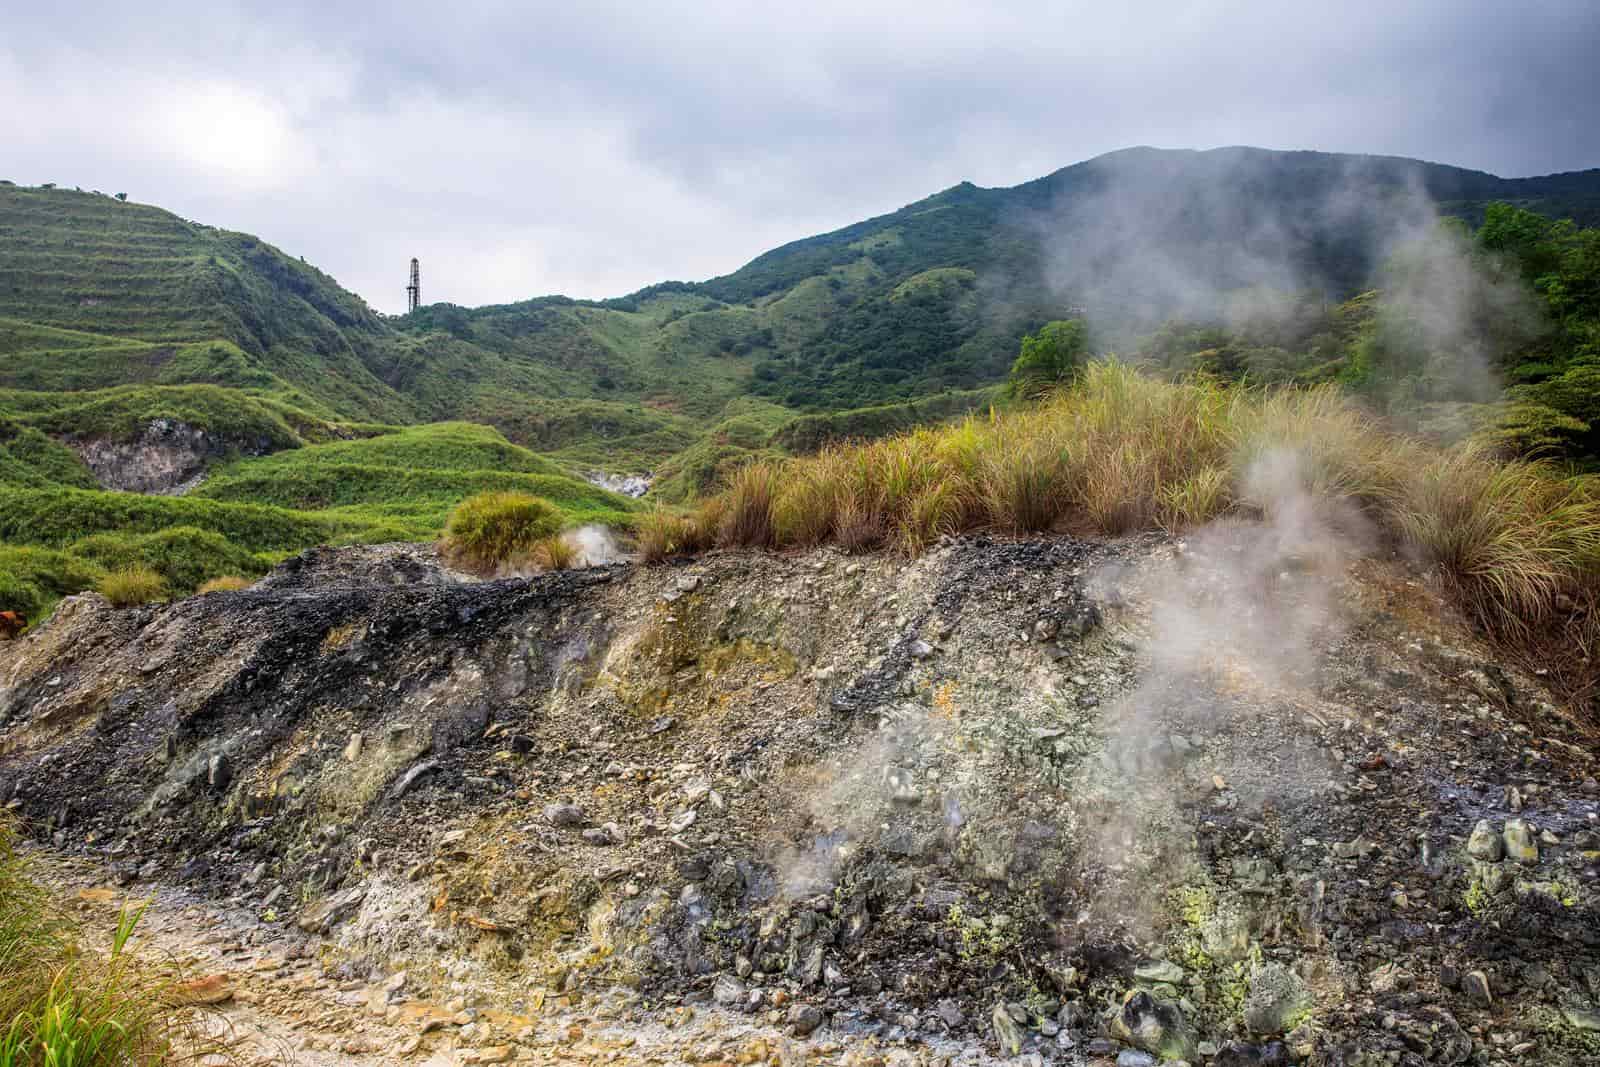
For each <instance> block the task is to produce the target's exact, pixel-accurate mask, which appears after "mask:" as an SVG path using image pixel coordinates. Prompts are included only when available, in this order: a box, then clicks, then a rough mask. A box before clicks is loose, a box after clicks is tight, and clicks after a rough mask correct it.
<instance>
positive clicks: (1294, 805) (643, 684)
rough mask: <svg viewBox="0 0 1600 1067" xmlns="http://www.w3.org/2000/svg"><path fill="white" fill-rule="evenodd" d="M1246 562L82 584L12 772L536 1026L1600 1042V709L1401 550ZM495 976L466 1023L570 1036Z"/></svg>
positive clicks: (38, 825)
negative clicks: (1574, 709) (1582, 723)
mask: <svg viewBox="0 0 1600 1067" xmlns="http://www.w3.org/2000/svg"><path fill="white" fill-rule="evenodd" d="M1269 562H1276V561H1269ZM1225 563H1226V561H1223V562H1219V561H1218V557H1217V556H1215V555H1210V554H1207V553H1206V552H1204V551H1200V550H1197V549H1196V548H1194V547H1192V546H1184V545H1179V544H1173V543H1171V542H1168V541H1166V540H1163V539H1158V538H1137V539H1130V540H1126V541H1121V542H1114V543H1100V542H1087V541H1077V540H1073V539H1070V538H1051V539H1041V540H1033V541H1002V540H989V539H983V538H972V539H964V540H960V541H955V542H950V543H946V544H943V545H941V546H939V547H938V548H936V549H935V550H934V551H932V552H930V553H929V554H927V555H926V556H924V557H923V558H921V559H919V560H916V561H911V562H907V561H902V560H896V559H889V558H878V557H847V556H843V555H839V554H837V553H834V552H831V551H823V552H817V553H813V554H810V555H805V556H795V557H783V556H772V555H761V554H713V555H711V556H708V557H705V558H703V559H700V560H698V561H695V562H694V563H692V564H684V565H681V566H676V567H658V568H635V567H630V566H625V565H619V566H612V567H601V568H593V569H589V570H582V571H574V572H568V573H562V574H555V575H549V576H543V577H539V578H536V579H531V580H521V579H517V580H505V581H498V582H465V581H460V580H457V577H456V576H453V575H451V574H450V573H449V572H447V571H445V570H443V569H441V568H440V567H439V566H438V565H437V561H436V560H435V559H434V558H433V557H432V556H431V555H430V554H429V553H427V552H425V551H417V550H412V549H407V548H404V547H400V546H386V547H384V548H382V549H371V548H368V549H361V550H348V551H345V550H320V551H318V552H313V553H307V554H305V555H304V556H302V557H299V558H297V559H295V560H291V561H289V562H288V563H286V564H285V565H283V566H282V567H280V568H279V569H278V570H277V571H275V572H274V573H273V574H272V575H271V576H269V577H268V579H266V580H264V581H263V582H261V583H258V585H257V586H255V587H253V588H251V589H249V590H245V591H241V592H236V593H220V594H212V595H208V596H205V597H197V598H191V599H189V600H186V601H182V602H179V603H177V604H173V605H170V606H166V607H152V608H137V609H128V610H120V611H119V610H113V609H111V608H110V606H109V605H107V604H106V603H105V602H104V601H102V600H100V599H98V598H96V597H93V596H85V597H78V598H73V599H71V600H69V601H67V602H65V603H64V604H63V605H62V607H61V609H60V610H59V611H58V613H57V615H56V616H55V617H54V618H53V619H51V620H50V621H49V622H48V623H47V624H46V625H44V626H42V627H39V628H38V629H37V630H36V631H35V632H34V633H32V634H30V636H29V637H28V638H27V639H26V640H24V641H21V642H16V643H12V644H9V645H6V646H0V805H3V806H7V807H9V808H10V809H12V810H13V811H15V812H17V813H18V814H19V815H21V816H22V817H23V818H24V820H25V825H26V827H27V830H28V832H30V833H31V834H33V835H34V836H35V837H37V838H38V839H39V840H40V841H41V842H43V843H44V844H46V845H47V846H49V847H50V848H51V849H53V850H55V851H56V852H58V853H62V854H71V855H74V856H77V857H79V858H80V860H81V861H82V862H91V861H92V862H93V863H94V864H97V865H99V867H100V868H101V869H103V870H105V871H106V872H107V874H108V876H109V877H110V878H111V879H112V880H113V881H115V882H118V883H121V884H123V885H125V886H126V887H128V889H129V890H134V889H138V888H140V887H149V888H156V889H159V888H162V887H166V889H165V891H166V892H169V893H181V894H184V895H185V896H186V897H188V898H192V899H193V900H195V901H209V902H214V904H215V906H218V907H225V908H229V909H233V912H234V913H236V914H240V915H244V916H247V917H248V924H249V930H250V931H251V932H250V933H249V934H248V936H250V937H257V938H264V939H268V940H273V942H274V943H277V941H278V940H282V941H284V942H285V943H286V944H295V945H302V946H305V948H304V951H307V952H310V953H311V954H312V955H313V956H318V958H320V959H325V960H329V961H334V962H331V963H330V966H332V967H335V968H337V967H346V968H348V970H349V972H350V973H351V974H352V975H359V976H360V977H362V978H363V979H365V978H366V977H367V976H368V975H369V974H373V973H377V972H382V976H383V977H384V980H387V978H388V976H390V975H393V974H396V973H399V972H401V971H403V972H404V973H405V976H406V977H405V979H404V982H403V991H402V992H401V993H399V994H397V995H399V996H405V997H415V998H417V999H418V1000H419V1002H420V1001H423V1000H426V1001H427V1002H428V1003H438V1004H440V1005H445V1006H448V1004H449V1003H450V1002H451V1001H453V1000H455V999H463V1000H470V999H476V1000H478V1001H480V1002H487V1003H494V1004H501V1005H505V1004H511V1003H513V1002H515V1003H520V1004H521V1005H522V1006H523V1009H524V1010H523V1012H522V1013H521V1014H522V1015H525V1016H527V1017H528V1018H530V1019H533V1020H534V1021H533V1022H531V1023H529V1024H527V1025H530V1026H532V1027H534V1029H535V1030H536V1031H538V1032H539V1033H546V1030H547V1029H548V1028H547V1027H546V1023H545V1022H541V1021H539V1020H541V1019H546V1016H544V1015H541V1011H544V1010H545V1009H534V1008H533V1007H532V1004H533V1002H534V1000H536V999H537V1000H538V1002H539V1003H540V1004H551V1005H553V1004H555V1003H556V1002H557V1001H558V1000H559V1002H560V1004H561V1005H562V1009H561V1010H562V1011H568V1010H571V1011H582V1010H584V1009H585V1007H586V1006H588V1005H601V1004H611V1003H613V1001H614V998H616V997H618V996H619V995H621V996H622V999H623V1001H625V1002H626V1008H625V1009H619V1010H620V1011H621V1015H619V1016H618V1019H619V1020H621V1021H626V1022H627V1023H628V1025H632V1026H635V1027H637V1028H641V1029H639V1032H640V1033H644V1032H645V1029H647V1028H650V1027H665V1026H667V1025H668V1023H670V1022H671V1021H672V1020H673V1019H674V1018H678V1019H681V1018H684V1017H685V1016H686V1015H687V1016H693V1015H695V1014H697V1013H698V1014H699V1015H700V1016H701V1017H702V1018H713V1017H715V1018H720V1019H725V1020H728V1022H727V1023H726V1025H727V1026H731V1027H734V1028H736V1029H737V1028H740V1027H743V1028H745V1029H744V1030H738V1031H737V1032H739V1033H741V1034H743V1033H746V1032H748V1033H749V1034H759V1035H766V1036H763V1037H761V1040H763V1041H767V1042H768V1044H766V1045H763V1049H764V1051H762V1052H761V1054H760V1055H759V1056H758V1057H757V1059H754V1060H746V1061H745V1062H765V1061H766V1060H767V1059H769V1058H772V1057H776V1059H777V1061H781V1062H788V1060H786V1059H785V1058H784V1057H785V1056H786V1055H798V1056H801V1057H802V1058H804V1057H807V1056H816V1057H821V1058H824V1059H827V1058H839V1059H849V1058H850V1057H852V1056H857V1057H860V1056H867V1057H869V1058H870V1057H877V1058H878V1060H879V1062H883V1061H884V1060H886V1059H888V1058H894V1057H896V1056H899V1057H911V1058H912V1059H914V1060H917V1061H932V1060H941V1059H942V1060H948V1059H972V1058H977V1059H984V1058H988V1057H993V1056H1004V1057H1011V1056H1021V1057H1037V1058H1038V1062H1045V1061H1049V1062H1063V1063H1080V1062H1101V1063H1110V1062H1115V1061H1116V1060H1117V1058H1118V1057H1119V1056H1124V1057H1130V1058H1128V1059H1127V1060H1126V1062H1146V1061H1145V1060H1142V1059H1137V1058H1138V1057H1148V1058H1149V1062H1155V1063H1160V1062H1174V1061H1179V1060H1182V1061H1185V1062H1189V1063H1192V1064H1193V1063H1208V1062H1209V1063H1225V1064H1247V1063H1260V1064H1269V1063H1272V1064H1275V1063H1302V1062H1304V1063H1314V1064H1328V1065H1344V1067H1368V1065H1377V1064H1397V1065H1411V1064H1433V1063H1474V1064H1480V1063H1481V1064H1499V1063H1505V1064H1512V1063H1532V1062H1537V1063H1541V1064H1544V1063H1549V1064H1583V1063H1592V1062H1596V1061H1597V1057H1600V1037H1597V1036H1596V1031H1595V1030H1594V1029H1593V1028H1592V1027H1590V1026H1589V1024H1590V1023H1591V1022H1594V1021H1595V1020H1600V825H1597V822H1600V790H1596V789H1595V788H1594V786H1593V782H1594V780H1595V779H1596V778H1597V777H1600V767H1597V760H1596V757H1595V753H1594V747H1593V743H1592V741H1591V740H1590V739H1587V738H1586V737H1585V736H1584V735H1582V734H1581V733H1579V732H1578V731H1577V730H1576V729H1574V728H1572V727H1571V726H1569V725H1567V723H1566V720H1565V719H1564V718H1563V717H1562V716H1561V715H1560V714H1559V713H1558V712H1557V710H1556V709H1555V708H1553V707H1551V706H1550V705H1549V704H1548V703H1547V699H1548V698H1547V696H1546V695H1545V693H1544V692H1543V690H1542V689H1541V687H1540V685H1539V680H1538V679H1537V678H1532V677H1524V676H1521V675H1519V674H1517V673H1516V672H1514V671H1512V670H1510V669H1507V668H1504V667H1503V666H1502V665H1498V664H1495V663H1494V662H1493V661H1492V659H1490V658H1489V657H1488V656H1487V655H1486V654H1485V652H1484V650H1483V649H1481V648H1479V647H1477V646H1476V645H1475V644H1474V643H1473V642H1472V641H1471V640H1470V638H1469V637H1468V635H1467V634H1466V633H1465V632H1464V631H1462V630H1460V629H1458V628H1456V627H1455V626H1453V625H1452V624H1451V623H1449V622H1448V613H1447V612H1445V611H1444V610H1443V609H1442V607H1441V606H1440V605H1439V604H1438V603H1437V602H1436V601H1435V600H1433V599H1432V597H1431V594H1430V593H1429V592H1428V590H1427V589H1426V587H1425V586H1423V585H1421V584H1419V583H1418V582H1417V581H1416V580H1415V579H1414V578H1412V577H1411V576H1409V575H1407V574H1406V573H1405V572H1404V571H1403V570H1400V569H1399V568H1398V567H1389V566H1386V565H1380V564H1377V563H1373V562H1370V561H1369V562H1365V563H1361V564H1356V565H1354V566H1352V567H1341V568H1340V569H1339V570H1338V571H1337V573H1335V574H1333V576H1332V578H1328V576H1327V575H1323V576H1322V577H1321V578H1318V577H1317V576H1315V575H1312V574H1310V573H1309V572H1308V571H1307V570H1306V569H1304V568H1297V567H1295V566H1290V565H1287V564H1281V565H1278V566H1275V567H1273V569H1272V570H1271V572H1270V573H1269V574H1268V576H1267V579H1266V584H1265V585H1264V586H1263V587H1262V589H1259V590H1258V589H1253V588H1252V589H1250V590H1248V591H1247V592H1248V593H1249V599H1248V600H1246V601H1244V602H1243V603H1244V604H1245V605H1246V607H1244V608H1240V607H1239V606H1238V603H1237V602H1236V598H1237V596H1238V594H1239V592H1240V590H1239V588H1238V587H1239V585H1240V581H1241V578H1240V569H1239V567H1237V566H1235V565H1233V564H1227V565H1225ZM1246 577H1248V576H1246ZM1324 579H1326V580H1324ZM1319 582H1321V583H1322V584H1320V585H1319V584H1318V583H1319ZM1311 603H1314V604H1315V606H1316V612H1315V616H1314V618H1313V619H1312V621H1311V622H1310V623H1308V624H1306V625H1305V626H1303V627H1301V626H1300V622H1301V621H1302V620H1303V619H1304V618H1306V617H1307V616H1306V614H1305V613H1304V612H1302V611H1300V606H1301V605H1303V604H1311ZM1208 604H1209V605H1213V606H1214V605H1219V604H1220V605H1222V607H1223V608H1224V609H1225V610H1224V611H1222V612H1220V613H1218V612H1216V611H1213V610H1211V609H1209V608H1206V605H1208ZM1186 605H1187V606H1186ZM1202 609H1204V610H1202ZM1290 609H1293V610H1290ZM1251 611H1255V612H1256V615H1255V617H1254V618H1255V621H1252V620H1251V617H1250V612H1251ZM1235 618H1237V620H1238V623H1239V625H1240V626H1241V627H1243V628H1242V629H1240V630H1239V631H1238V632H1237V633H1234V632H1230V629H1229V628H1230V627H1231V626H1233V625H1234V622H1233V621H1230V620H1234V619H1235ZM1178 623H1181V624H1182V625H1181V626H1180V625H1177V624H1178ZM1296 627H1299V628H1298V629H1297V628H1296ZM1274 631H1276V632H1278V633H1281V634H1285V635H1287V636H1284V637H1283V638H1282V643H1283V644H1285V645H1288V644H1292V643H1294V642H1296V641H1298V642H1299V643H1300V644H1302V645H1303V646H1304V647H1303V649H1302V650H1301V651H1303V652H1304V654H1303V655H1301V654H1296V655H1293V656H1279V655H1263V654H1261V650H1262V649H1263V648H1267V649H1270V648H1272V647H1274V640H1273V639H1272V638H1271V637H1270V636H1269V635H1270V634H1271V633H1272V632H1274ZM1513 802H1514V804H1515V806H1513ZM319 954H321V955H319ZM386 996H388V995H387V994H386ZM386 1004H388V1006H393V1004H392V1000H391V1001H386ZM442 1010H443V1008H441V1011H442ZM549 1010H554V1009H549ZM463 1013H469V1012H468V1008H467V1007H463V1008H460V1009H458V1010H457V1011H456V1012H452V1013H450V1018H451V1019H452V1020H458V1019H460V1020H462V1021H452V1022H450V1023H449V1024H448V1025H447V1028H448V1029H449V1030H450V1032H451V1034H453V1035H455V1036H453V1037H452V1042H453V1044H452V1046H451V1047H452V1049H454V1050H455V1051H453V1052H452V1053H451V1054H452V1055H458V1056H459V1057H465V1056H466V1055H467V1054H468V1053H471V1054H472V1055H473V1056H475V1057H476V1058H475V1059H474V1060H472V1062H502V1060H499V1059H497V1058H496V1057H501V1056H505V1057H506V1058H507V1059H523V1058H530V1057H532V1058H536V1057H537V1055H542V1053H537V1052H536V1050H537V1049H538V1048H540V1047H542V1046H541V1045H540V1044H539V1040H534V1039H532V1038H529V1039H528V1040H526V1041H519V1039H518V1037H517V1033H516V1032H515V1031H511V1032H507V1031H506V1029H505V1028H504V1027H499V1026H498V1025H497V1024H495V1023H493V1022H492V1021H491V1022H489V1023H488V1024H487V1025H486V1026H483V1027H481V1028H479V1029H469V1027H477V1026H479V1021H478V1020H475V1019H471V1018H465V1016H464V1015H463ZM469 1014H470V1013H469ZM548 1018H550V1019H553V1018H554V1016H549V1017H548ZM463 1034H464V1035H465V1036H464V1037H463V1036H462V1035H463ZM396 1040H398V1041H401V1043H402V1045H403V1044H404V1043H405V1039H404V1038H403V1036H402V1037H397V1038H396ZM540 1040H542V1039H540ZM752 1040H753V1038H752ZM782 1042H790V1043H792V1045H793V1047H792V1048H790V1051H789V1052H788V1053H785V1052H784V1051H783V1050H784V1049H785V1048H786V1047H789V1046H785V1045H783V1044H782ZM398 1047H399V1046H397V1048H398ZM432 1047H433V1046H432V1045H428V1044H421V1043H419V1045H418V1046H417V1047H414V1048H413V1049H412V1050H411V1051H410V1052H405V1053H401V1052H398V1051H393V1052H392V1054H393V1055H394V1056H395V1057H396V1058H399V1059H405V1058H407V1057H410V1056H417V1057H421V1056H423V1055H427V1054H429V1051H428V1050H429V1048H432ZM663 1047H665V1046H663ZM638 1048H639V1049H640V1050H641V1051H640V1056H641V1057H642V1055H643V1053H642V1050H643V1048H644V1044H641V1045H640V1046H638ZM795 1049H798V1050H799V1051H798V1052H796V1051H795ZM823 1050H831V1051H823ZM742 1054H743V1052H741V1050H740V1049H739V1048H728V1049H720V1046H719V1051H715V1052H712V1053H710V1054H708V1055H707V1056H706V1057H705V1062H712V1061H714V1060H723V1059H726V1060H727V1061H728V1062H736V1061H737V1060H738V1058H739V1056H740V1055H742ZM627 1055H633V1053H628V1054H627ZM663 1055H667V1054H666V1053H663ZM624 1058H626V1056H625V1057H624ZM683 1058H685V1057H683V1056H682V1050H681V1048H679V1047H677V1046H673V1047H672V1051H671V1053H670V1055H669V1056H668V1059H670V1060H671V1061H672V1062H678V1061H679V1060H680V1059H683ZM460 1061H461V1062H466V1060H465V1059H464V1058H463V1059H461V1060H460ZM863 1062H864V1061H863Z"/></svg>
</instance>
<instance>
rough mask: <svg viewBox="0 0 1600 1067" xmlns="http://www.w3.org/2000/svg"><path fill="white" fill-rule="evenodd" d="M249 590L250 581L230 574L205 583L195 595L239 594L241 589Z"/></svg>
mask: <svg viewBox="0 0 1600 1067" xmlns="http://www.w3.org/2000/svg"><path fill="white" fill-rule="evenodd" d="M249 588H250V579H248V578H240V577H238V576H237V575H233V574H228V575H224V576H223V577H221V578H213V579H211V580H210V581H209V582H205V583H204V584H202V585H201V586H200V588H199V589H196V590H195V593H196V594H202V593H237V592H238V591H239V590H241V589H249Z"/></svg>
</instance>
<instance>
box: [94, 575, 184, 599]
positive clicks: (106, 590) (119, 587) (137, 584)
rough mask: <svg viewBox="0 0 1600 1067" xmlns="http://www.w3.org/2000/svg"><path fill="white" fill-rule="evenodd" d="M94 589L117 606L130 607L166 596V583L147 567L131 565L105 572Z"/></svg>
mask: <svg viewBox="0 0 1600 1067" xmlns="http://www.w3.org/2000/svg"><path fill="white" fill-rule="evenodd" d="M95 589H96V591H97V592H99V594H100V595H101V596H103V597H105V598H106V599H107V600H109V601H111V603H112V604H114V605H116V606H117V607H119V608H131V607H134V606H136V605H139V604H148V603H150V601H152V600H159V599H160V598H161V597H164V596H166V594H167V583H166V582H164V581H162V580H161V575H159V574H157V573H156V572H155V571H153V570H151V569H150V568H149V567H142V566H132V567H123V568H122V569H120V570H115V571H112V572H111V573H109V574H107V575H106V576H105V577H104V578H101V579H100V581H99V582H98V583H97V584H96V585H95Z"/></svg>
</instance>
